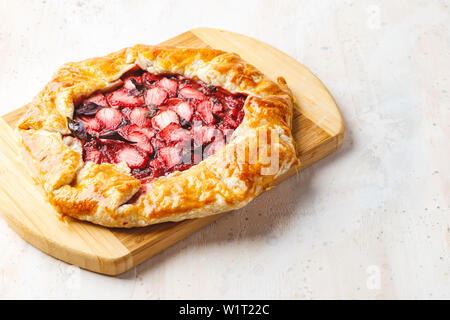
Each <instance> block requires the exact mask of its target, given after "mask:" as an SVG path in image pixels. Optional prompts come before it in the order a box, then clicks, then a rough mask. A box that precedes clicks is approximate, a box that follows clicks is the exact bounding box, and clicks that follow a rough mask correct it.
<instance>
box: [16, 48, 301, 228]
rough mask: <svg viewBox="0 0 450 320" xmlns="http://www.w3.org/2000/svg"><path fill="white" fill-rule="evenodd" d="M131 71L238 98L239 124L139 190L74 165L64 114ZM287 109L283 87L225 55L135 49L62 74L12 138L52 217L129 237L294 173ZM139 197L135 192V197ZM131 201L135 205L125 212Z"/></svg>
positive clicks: (77, 157)
mask: <svg viewBox="0 0 450 320" xmlns="http://www.w3.org/2000/svg"><path fill="white" fill-rule="evenodd" d="M136 66H138V67H140V68H142V69H144V70H147V71H149V72H151V73H179V74H183V75H185V76H187V77H191V78H198V79H200V80H202V81H204V82H206V83H209V84H212V85H215V86H221V87H223V88H225V89H227V90H229V91H231V92H244V93H246V94H248V98H247V100H246V102H245V105H244V111H245V116H244V119H243V122H242V123H241V125H240V126H239V127H238V128H237V129H236V131H235V132H234V133H233V135H232V138H231V141H230V142H229V143H228V144H227V145H226V146H225V147H223V148H222V149H221V150H220V151H219V152H218V153H216V154H214V155H213V156H210V157H209V158H207V159H205V160H204V161H202V162H201V163H200V164H198V165H195V166H193V167H191V168H190V169H188V170H186V171H183V172H175V173H173V174H170V175H168V176H165V177H161V178H158V179H156V180H153V181H152V182H150V183H148V184H146V185H144V186H142V188H141V182H140V181H139V180H137V179H135V178H134V177H133V176H131V174H130V173H129V169H128V167H126V165H124V164H120V165H113V164H100V165H98V164H94V163H92V162H87V163H84V162H83V160H82V156H81V148H80V147H79V146H77V145H76V143H73V141H71V140H70V138H68V137H67V138H63V135H65V134H68V133H69V130H68V128H67V123H66V117H72V116H73V112H74V105H76V104H77V103H79V102H80V101H81V100H82V99H84V98H85V97H87V96H89V95H91V94H93V93H94V92H96V91H104V90H109V89H111V88H113V87H115V86H117V85H120V83H121V80H120V77H121V76H122V75H123V74H124V73H125V72H127V71H129V70H131V69H132V68H135V67H136ZM292 108H293V98H292V95H291V93H290V91H289V89H288V87H287V85H286V82H285V81H284V79H282V78H280V79H278V84H275V83H274V82H272V81H270V80H269V79H267V78H266V77H265V76H264V75H263V74H262V73H261V72H259V71H258V70H257V69H256V68H254V67H253V66H251V65H249V64H248V63H246V62H245V61H243V60H242V59H241V58H240V57H239V56H238V55H236V54H234V53H227V52H223V51H219V50H213V49H208V48H204V49H191V48H177V47H157V46H145V45H136V46H134V47H132V48H126V49H123V50H120V51H118V52H115V53H112V54H109V55H107V56H105V57H100V58H93V59H88V60H84V61H81V62H75V63H67V64H65V65H64V66H62V67H61V68H60V69H59V70H58V71H57V72H56V74H55V75H54V76H53V79H52V80H51V81H50V83H48V84H47V86H46V87H45V88H44V90H42V91H41V92H40V93H39V94H38V95H37V96H36V97H35V98H34V100H33V102H32V103H31V104H30V107H29V109H28V112H27V113H26V115H25V116H24V117H23V118H22V119H21V121H20V122H19V123H18V130H19V132H20V135H21V136H22V142H23V144H24V146H25V148H26V149H27V151H28V153H29V155H30V156H31V158H32V159H33V162H34V166H35V169H37V170H35V172H36V175H37V178H38V181H40V182H41V184H42V185H43V186H44V189H45V190H46V192H47V194H48V197H49V200H50V201H51V203H52V204H53V205H54V207H55V208H56V209H57V210H58V212H60V213H61V214H65V215H70V216H74V217H76V218H78V219H82V220H88V221H91V222H94V223H98V224H101V225H105V226H110V227H134V226H145V225H149V224H153V223H159V222H164V221H179V220H183V219H187V218H196V217H202V216H207V215H211V214H217V213H221V212H225V211H229V210H232V209H237V208H240V207H242V206H244V205H245V204H247V203H248V202H249V201H251V200H252V199H254V198H255V197H256V196H257V195H259V194H260V193H261V192H263V191H264V190H265V189H266V188H267V187H269V186H270V185H271V184H272V183H273V181H274V180H275V179H276V178H277V177H278V176H280V175H282V174H284V173H285V172H286V171H287V170H289V169H290V167H292V166H294V165H298V164H299V161H298V159H297V157H296V153H295V143H294V140H293V138H292V134H291V123H292ZM255 151H256V152H255ZM140 188H141V190H144V191H145V192H141V194H136V193H137V192H140V191H138V190H139V189H140ZM133 196H134V198H136V199H135V201H133V202H132V203H127V201H129V200H130V198H132V197H133Z"/></svg>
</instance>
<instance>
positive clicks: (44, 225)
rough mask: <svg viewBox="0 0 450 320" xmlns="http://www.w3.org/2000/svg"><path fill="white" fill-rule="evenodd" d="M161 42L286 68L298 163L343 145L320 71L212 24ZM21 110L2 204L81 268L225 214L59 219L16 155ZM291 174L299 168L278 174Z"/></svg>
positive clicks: (2, 152)
mask: <svg viewBox="0 0 450 320" xmlns="http://www.w3.org/2000/svg"><path fill="white" fill-rule="evenodd" d="M162 44H165V45H178V46H188V47H207V46H209V47H212V48H216V49H222V50H225V51H232V52H236V53H238V54H239V55H240V56H241V57H242V58H243V59H245V60H246V61H248V62H249V63H251V64H253V65H254V66H256V67H257V68H258V69H259V70H261V71H262V72H263V73H265V74H266V75H267V76H268V77H269V78H271V79H272V80H274V79H276V78H277V77H278V76H283V77H284V78H285V79H286V80H287V82H288V85H289V87H290V88H291V89H292V91H293V93H294V96H295V98H296V107H295V110H294V123H293V132H294V136H295V139H296V141H297V148H298V155H299V158H300V160H301V162H302V167H301V168H300V169H303V168H305V167H307V166H309V165H311V164H312V163H314V162H316V161H318V160H320V159H322V158H323V157H325V156H327V155H329V154H330V153H332V152H333V151H335V150H336V149H338V148H339V147H340V146H341V144H342V140H343V137H344V131H345V129H344V123H343V121H342V117H341V114H340V112H339V109H338V107H337V106H336V103H335V102H334V100H333V98H332V97H331V95H330V93H329V92H328V90H327V89H326V88H325V87H324V86H323V84H322V83H321V82H320V80H319V79H317V78H316V77H315V76H314V75H313V74H312V73H311V72H310V71H309V70H308V69H307V68H306V67H304V66H303V65H301V64H300V63H298V62H297V61H295V60H294V59H293V58H291V57H289V56H287V55H286V54H284V53H282V52H280V51H278V50H277V49H275V48H273V47H271V46H269V45H267V44H265V43H262V42H260V41H257V40H255V39H252V38H249V37H246V36H243V35H240V34H236V33H232V32H228V31H222V30H217V29H210V28H199V29H194V30H190V31H188V32H185V33H183V34H180V35H178V36H176V37H175V38H172V39H170V40H167V41H165V42H163V43H162ZM30 99H31V97H30ZM23 112H24V108H20V109H17V110H15V111H13V112H11V113H9V114H7V115H4V116H3V117H2V119H0V181H1V183H0V201H1V203H2V206H1V208H0V212H1V213H2V215H3V216H4V218H5V219H6V221H7V222H8V224H9V225H10V226H11V227H12V228H13V229H14V230H15V231H16V232H17V233H18V234H20V235H21V236H22V237H23V238H24V239H25V240H26V241H28V242H29V243H31V244H32V245H33V246H35V247H36V248H38V249H40V250H42V251H44V252H45V253H47V254H49V255H51V256H53V257H55V258H58V259H60V260H63V261H66V262H68V263H70V264H74V265H77V266H79V267H81V268H83V269H88V270H91V271H95V272H99V273H103V274H109V275H117V274H120V273H122V272H124V271H126V270H128V269H130V268H132V267H134V266H136V265H138V264H140V263H141V262H143V261H145V260H147V259H148V258H150V257H152V256H153V255H155V254H157V253H158V252H160V251H162V250H164V249H165V248H167V247H169V246H171V245H173V244H174V243H176V242H177V241H180V240H181V239H183V238H185V237H187V236H188V235H190V234H192V233H194V232H195V231H197V230H199V229H201V228H203V227H205V226H207V225H208V224H210V223H211V222H213V221H215V220H217V219H219V218H220V217H222V216H223V215H224V214H219V215H215V216H211V217H206V218H201V219H194V220H185V221H182V222H178V223H163V224H159V225H154V226H149V227H145V228H135V229H108V228H104V227H100V226H96V225H93V224H90V223H87V222H81V221H76V220H74V219H70V218H69V219H68V220H67V221H61V220H60V219H59V218H58V217H57V214H56V212H55V210H54V209H53V208H52V206H51V205H50V204H49V203H47V202H46V201H45V199H44V194H43V190H42V189H41V187H40V186H38V185H36V184H35V183H34V182H33V180H32V179H31V177H30V176H29V174H28V170H27V169H26V168H25V166H24V165H23V164H22V163H21V162H20V161H19V160H18V146H17V142H16V140H15V137H14V135H13V132H12V129H11V127H12V126H14V124H15V123H16V121H17V120H18V119H19V118H20V116H21V115H22V114H23ZM293 174H295V170H292V171H291V172H289V174H287V175H285V176H284V177H282V178H281V179H280V180H279V181H278V182H280V181H281V180H283V179H285V178H287V177H289V176H291V175H293Z"/></svg>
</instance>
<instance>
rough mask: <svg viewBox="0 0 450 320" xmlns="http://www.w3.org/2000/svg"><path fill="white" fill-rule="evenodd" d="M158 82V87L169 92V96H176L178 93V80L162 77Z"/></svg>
mask: <svg viewBox="0 0 450 320" xmlns="http://www.w3.org/2000/svg"><path fill="white" fill-rule="evenodd" d="M156 84H157V86H158V87H160V88H163V89H164V90H166V91H167V93H168V94H169V96H171V97H175V96H176V95H177V90H178V82H176V81H175V80H171V79H168V78H162V79H161V80H159V81H158V82H157V83H156Z"/></svg>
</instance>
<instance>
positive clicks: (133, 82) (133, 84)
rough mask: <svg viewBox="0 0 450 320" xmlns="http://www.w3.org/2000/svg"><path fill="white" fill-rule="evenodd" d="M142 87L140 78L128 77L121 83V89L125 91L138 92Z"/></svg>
mask: <svg viewBox="0 0 450 320" xmlns="http://www.w3.org/2000/svg"><path fill="white" fill-rule="evenodd" d="M140 85H142V78H141V77H128V78H126V79H125V80H124V81H123V87H124V88H125V89H127V90H139V88H138V87H140Z"/></svg>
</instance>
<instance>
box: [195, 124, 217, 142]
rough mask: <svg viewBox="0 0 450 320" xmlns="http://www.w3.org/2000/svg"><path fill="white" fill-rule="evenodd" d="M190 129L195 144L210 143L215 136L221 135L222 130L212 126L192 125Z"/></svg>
mask: <svg viewBox="0 0 450 320" xmlns="http://www.w3.org/2000/svg"><path fill="white" fill-rule="evenodd" d="M192 131H193V136H194V143H195V145H197V146H201V145H204V144H207V143H210V142H212V141H213V140H214V139H215V138H216V137H219V138H221V137H222V132H221V131H220V130H218V129H216V128H215V127H214V126H194V128H193V129H192Z"/></svg>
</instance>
